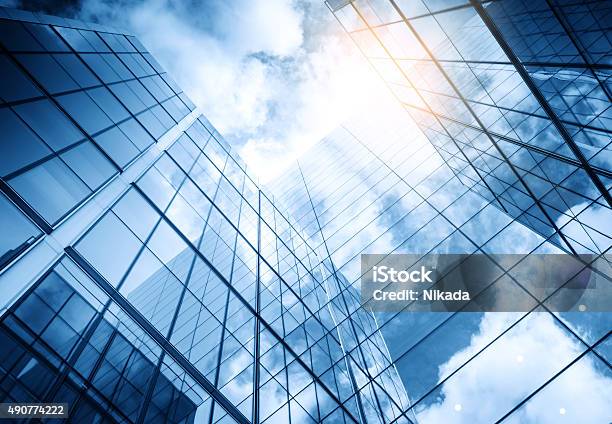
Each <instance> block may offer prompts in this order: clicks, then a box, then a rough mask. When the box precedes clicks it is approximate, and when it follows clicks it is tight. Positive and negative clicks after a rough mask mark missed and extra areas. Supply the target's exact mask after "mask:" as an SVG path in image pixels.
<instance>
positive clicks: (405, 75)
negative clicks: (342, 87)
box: [336, 3, 506, 211]
mask: <svg viewBox="0 0 612 424" xmlns="http://www.w3.org/2000/svg"><path fill="white" fill-rule="evenodd" d="M351 7H353V9H354V10H355V13H357V15H359V17H360V18H361V19H362V20H363V21H364V22H366V25H369V24H368V23H367V21H366V20H365V18H364V17H363V15H362V14H361V12H360V11H359V10H358V9H357V7H356V6H355V5H354V3H351ZM396 9H397V7H396ZM400 16H403V14H401V13H400ZM336 19H337V17H336ZM404 20H405V18H404ZM338 21H339V20H338ZM339 22H340V21H339ZM340 24H342V23H340ZM343 28H344V26H343ZM368 29H370V27H369V26H368ZM370 32H371V33H372V36H373V37H374V38H375V39H376V40H377V41H378V43H379V45H380V46H381V47H382V49H383V50H384V51H385V53H386V54H387V55H388V56H389V58H390V59H391V61H392V62H393V64H394V65H395V67H396V68H397V70H398V71H399V72H400V73H401V74H402V75H403V76H404V78H406V81H408V83H409V84H410V85H411V88H412V89H413V90H414V92H415V93H416V95H417V96H418V97H419V99H420V100H421V101H422V102H423V104H424V105H426V107H427V108H428V113H429V114H430V115H431V116H433V117H434V118H435V120H436V121H437V122H438V124H439V125H440V127H441V128H442V130H444V132H446V134H447V136H448V138H449V139H450V140H451V141H452V142H453V143H454V144H455V146H456V147H457V150H458V151H459V152H460V153H461V154H462V155H463V156H464V157H465V160H466V162H467V163H468V164H469V165H470V166H472V168H473V170H474V172H475V173H476V175H478V177H479V178H480V179H481V181H482V182H483V184H484V185H485V187H486V188H487V189H488V190H489V191H490V192H491V194H492V195H493V198H494V199H495V198H496V197H495V192H494V191H493V189H492V188H491V187H489V185H488V184H487V183H486V181H484V179H483V178H482V177H481V175H480V173H479V172H478V170H477V169H476V168H475V167H474V166H473V165H472V163H471V162H470V161H469V159H468V158H467V156H466V155H465V153H464V152H463V150H462V149H460V148H459V146H457V145H456V141H455V139H454V137H452V136H451V134H450V132H449V131H448V129H447V128H446V127H445V126H444V125H443V124H442V123H441V122H440V120H439V118H438V117H437V116H436V115H435V113H433V109H432V108H431V106H430V105H429V103H428V102H426V101H425V99H424V98H423V96H422V95H421V93H420V92H419V90H417V89H416V87H415V86H414V84H412V81H411V80H410V78H409V77H408V75H407V74H406V72H405V71H404V69H402V67H401V66H399V64H398V63H397V60H396V59H395V58H394V57H393V56H392V55H391V54H390V53H389V50H388V49H387V47H386V45H385V44H384V43H383V42H382V41H381V40H380V38H379V37H378V35H376V34H375V33H374V31H372V30H371V29H370ZM351 38H352V37H351ZM417 39H418V38H417ZM353 41H354V40H353ZM355 45H356V46H357V48H358V49H359V51H360V52H361V53H362V54H363V55H364V56H365V57H366V59H368V62H369V63H370V64H372V63H371V61H370V60H369V58H368V56H367V55H366V54H365V52H364V51H363V49H362V48H361V47H360V46H359V45H358V44H357V42H355ZM372 67H373V68H374V70H375V72H376V73H377V75H379V76H380V77H381V78H382V80H383V82H384V83H385V85H386V86H387V87H388V88H389V90H390V91H391V94H392V95H393V97H395V98H396V99H397V100H398V101H399V102H400V103H402V102H401V100H400V99H399V98H398V97H397V95H396V94H395V92H394V91H393V89H392V88H391V86H390V83H389V82H387V81H386V80H385V78H383V76H382V75H381V74H380V72H378V70H377V69H376V67H375V66H374V65H372ZM417 125H418V126H419V128H421V126H420V125H419V124H417ZM421 131H422V129H421ZM432 145H433V143H432ZM433 146H434V148H435V149H436V150H437V147H436V146H435V145H433ZM440 156H441V157H442V160H443V161H444V162H446V159H445V158H444V157H443V156H442V154H440ZM449 168H450V169H451V171H452V172H453V173H455V171H454V169H453V168H452V167H450V166H449ZM455 175H456V174H455ZM456 176H457V175H456ZM457 177H458V176H457ZM498 203H499V202H498ZM499 206H500V207H501V209H502V210H503V211H506V209H505V207H504V205H503V204H501V203H499Z"/></svg>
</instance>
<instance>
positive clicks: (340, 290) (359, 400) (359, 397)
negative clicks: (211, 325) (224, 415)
mask: <svg viewBox="0 0 612 424" xmlns="http://www.w3.org/2000/svg"><path fill="white" fill-rule="evenodd" d="M297 166H298V170H299V171H300V175H301V177H302V182H303V183H304V189H305V190H306V194H307V195H308V199H309V201H310V205H311V207H312V212H313V214H314V216H315V220H316V222H317V226H318V228H319V232H320V233H321V238H322V241H323V246H324V248H325V251H326V252H327V257H328V258H329V261H330V264H331V267H332V270H331V271H332V276H333V278H334V280H335V281H336V284H337V285H338V289H339V295H341V299H342V302H343V304H344V308H345V310H346V314H347V316H349V315H350V313H349V308H348V305H347V303H346V299H345V298H344V295H343V291H342V288H341V286H340V280H339V279H338V276H337V275H336V268H335V265H334V263H333V262H332V258H331V254H330V252H329V249H328V248H327V242H326V239H325V235H324V234H323V230H322V229H321V224H320V223H319V218H318V217H317V212H316V210H315V209H314V205H313V203H312V198H311V197H310V192H309V191H308V185H307V184H306V179H305V177H304V174H303V173H302V169H301V167H300V164H299V162H298V164H297ZM330 295H331V292H330ZM339 325H340V324H337V326H336V331H338V330H337V329H338V327H339ZM349 325H350V328H351V330H352V333H353V336H354V337H355V344H357V345H359V338H358V336H357V332H356V330H355V327H354V323H353V322H352V320H349ZM338 338H339V340H340V345H341V346H342V345H343V343H342V337H341V336H340V334H338ZM360 350H361V349H360ZM345 356H346V352H345ZM348 369H349V370H350V371H349V373H350V375H351V380H353V383H354V387H355V395H356V398H357V399H358V402H357V405H358V409H359V414H360V416H361V418H362V420H365V417H366V415H365V411H364V410H363V404H362V401H361V395H360V391H359V388H358V386H357V381H356V380H355V376H354V374H353V371H352V367H351V364H350V362H349V363H348ZM366 375H368V374H366ZM368 376H369V375H368ZM376 402H377V403H378V397H377V398H376ZM378 407H379V408H380V404H379V405H378ZM381 414H382V410H381ZM319 415H320V414H319Z"/></svg>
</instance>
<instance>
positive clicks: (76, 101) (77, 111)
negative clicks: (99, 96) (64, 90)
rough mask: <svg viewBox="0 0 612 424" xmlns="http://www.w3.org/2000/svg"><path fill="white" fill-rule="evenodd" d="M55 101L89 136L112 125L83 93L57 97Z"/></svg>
mask: <svg viewBox="0 0 612 424" xmlns="http://www.w3.org/2000/svg"><path fill="white" fill-rule="evenodd" d="M57 101H58V102H59V103H60V104H61V105H62V107H63V108H64V109H66V111H67V112H68V113H69V114H70V116H72V118H73V119H74V120H76V121H77V122H78V124H79V125H80V126H81V127H83V129H84V130H85V131H87V132H88V133H89V134H95V133H97V132H98V131H100V130H103V129H104V128H108V127H110V126H111V125H112V124H113V123H112V121H111V120H110V119H109V118H108V116H106V114H105V113H104V112H102V111H101V110H100V108H99V107H98V106H96V104H95V103H94V102H93V100H91V98H90V97H89V96H88V95H87V94H85V93H83V92H77V93H72V94H66V95H64V96H60V97H57Z"/></svg>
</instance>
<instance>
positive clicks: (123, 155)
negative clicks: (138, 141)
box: [95, 127, 139, 167]
mask: <svg viewBox="0 0 612 424" xmlns="http://www.w3.org/2000/svg"><path fill="white" fill-rule="evenodd" d="M95 140H96V143H98V145H99V146H100V147H101V148H102V150H104V151H105V152H106V154H108V155H109V156H110V157H111V158H112V159H113V160H114V161H115V162H116V163H117V164H118V165H119V166H121V167H124V166H125V165H127V164H128V163H129V162H130V161H131V160H132V159H134V158H135V157H136V155H138V153H139V150H138V149H137V148H136V146H134V144H133V143H132V142H131V141H130V140H129V139H128V138H127V137H126V136H125V134H123V133H122V132H121V131H120V130H119V128H117V127H113V128H111V129H109V130H108V131H104V132H103V133H102V134H100V135H97V136H96V137H95Z"/></svg>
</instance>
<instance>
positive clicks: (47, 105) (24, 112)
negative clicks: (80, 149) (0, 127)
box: [14, 99, 85, 151]
mask: <svg viewBox="0 0 612 424" xmlns="http://www.w3.org/2000/svg"><path fill="white" fill-rule="evenodd" d="M14 109H15V111H16V112H17V114H18V115H19V116H20V117H21V118H22V119H23V120H24V121H25V122H26V123H27V124H28V125H29V126H30V128H32V129H33V130H34V131H36V133H37V134H38V136H39V137H40V138H42V139H43V140H44V141H45V142H46V143H47V144H48V145H49V146H51V148H52V149H53V150H55V151H57V150H60V149H63V148H64V147H67V146H70V145H72V144H74V143H76V142H77V141H80V140H82V139H83V138H84V137H85V136H84V134H83V133H82V132H81V131H79V130H78V129H77V127H75V126H74V124H73V123H72V122H70V121H69V120H68V118H67V117H66V115H64V114H63V113H62V112H61V111H60V110H59V109H58V108H57V107H56V106H55V105H53V104H52V103H51V102H50V101H49V100H46V99H44V100H38V101H35V102H29V103H24V104H22V105H18V106H15V108H14Z"/></svg>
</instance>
